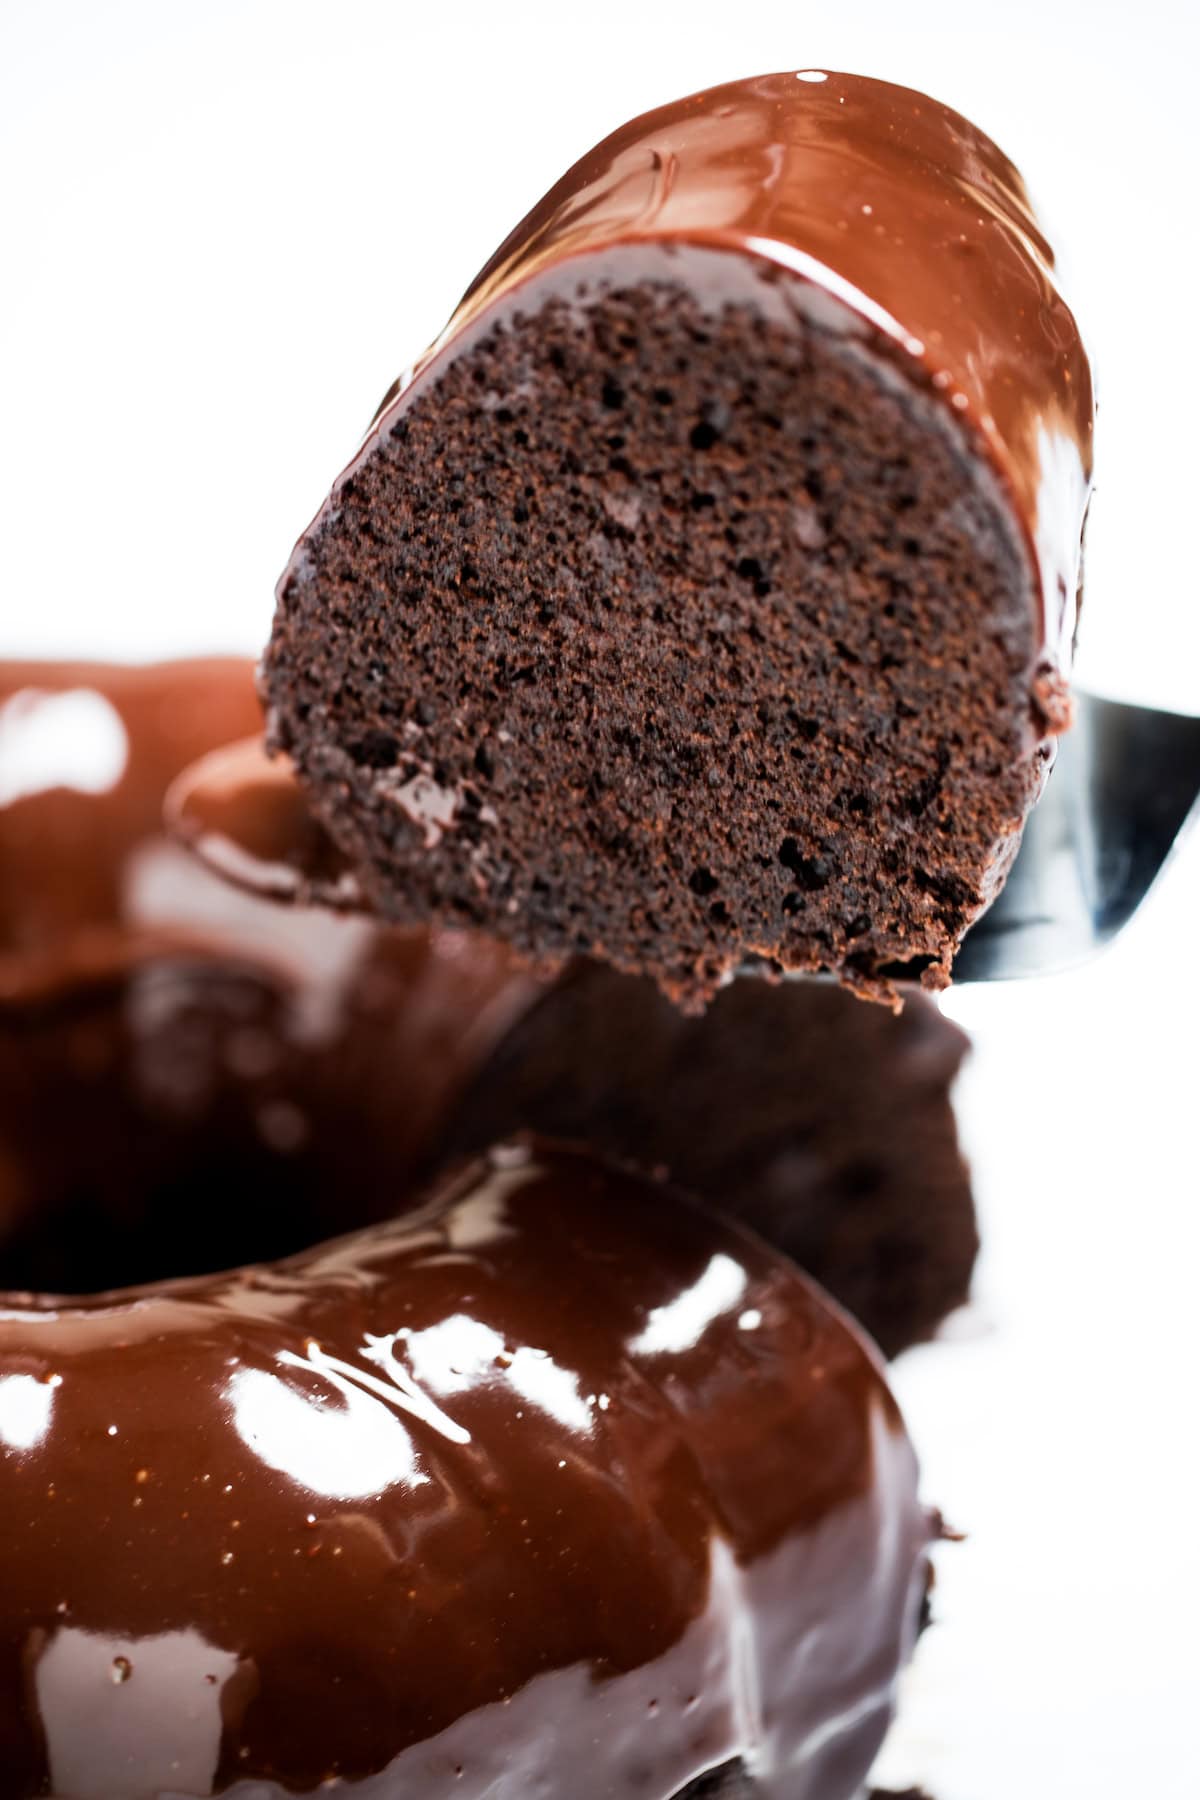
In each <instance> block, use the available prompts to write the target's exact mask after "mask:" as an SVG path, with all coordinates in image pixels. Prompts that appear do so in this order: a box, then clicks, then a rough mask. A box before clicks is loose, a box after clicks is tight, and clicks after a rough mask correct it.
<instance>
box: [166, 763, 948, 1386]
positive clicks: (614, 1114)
mask: <svg viewBox="0 0 1200 1800" xmlns="http://www.w3.org/2000/svg"><path fill="white" fill-rule="evenodd" d="M268 770H269V771H270V773H268V772H267V771H268ZM168 811H169V813H170V816H171V820H172V825H173V829H174V830H175V831H176V833H177V834H178V835H179V837H180V838H181V839H182V840H183V841H184V842H187V843H189V844H190V845H191V846H192V847H193V849H194V850H195V851H196V853H197V854H198V855H199V856H200V857H201V858H202V859H203V860H204V861H205V862H207V863H208V864H209V866H210V867H211V868H213V869H216V870H219V871H221V872H222V873H224V874H225V875H226V876H227V877H228V878H231V879H236V880H237V881H238V882H240V883H241V884H243V885H245V886H247V887H248V888H249V889H250V890H251V891H252V892H256V893H264V894H272V893H279V892H293V893H295V892H307V891H311V890H312V888H313V887H314V885H320V883H321V881H322V879H324V880H325V881H326V884H327V885H328V886H330V887H331V890H332V891H336V892H341V891H342V889H341V884H340V876H339V875H338V872H337V869H336V865H335V864H334V863H333V862H332V861H331V856H330V849H329V846H328V844H327V843H322V842H319V841H318V840H316V839H314V834H313V826H312V821H311V818H310V816H309V815H308V813H307V811H306V808H305V804H304V801H303V797H302V795H301V793H300V790H299V789H298V788H297V787H296V786H295V784H294V780H293V778H292V776H291V774H290V773H289V771H288V769H287V767H286V765H282V766H281V764H280V762H278V761H277V762H276V763H275V764H273V765H269V764H264V759H263V758H262V755H261V752H260V750H259V749H258V748H256V747H255V746H252V745H243V746H238V747H236V748H234V749H232V750H230V751H227V752H226V751H219V752H217V753H216V754H215V755H214V756H213V757H210V758H206V759H205V760H204V761H203V762H202V763H201V764H199V765H198V766H197V767H195V768H193V769H190V770H188V771H186V772H185V774H184V775H183V776H181V777H180V779H179V781H178V782H177V783H176V784H175V786H174V788H173V790H172V794H171V797H170V801H169V806H168ZM281 871H282V872H284V873H283V876H282V880H281ZM331 872H332V874H333V876H334V879H333V880H332V882H330V880H329V877H330V874H331ZM966 1049H967V1040H966V1038H965V1037H964V1036H963V1034H962V1033H961V1032H960V1031H958V1030H957V1029H956V1027H955V1026H953V1025H952V1024H950V1023H949V1021H948V1020H946V1019H943V1018H942V1017H941V1015H940V1014H939V1013H938V1012H937V1010H936V1009H935V1008H934V1007H933V1006H932V1005H931V1004H929V1003H928V1002H926V1001H924V1000H923V999H921V998H920V997H919V996H914V997H910V1001H909V1004H908V1006H907V1007H906V1008H905V1010H904V1012H903V1013H902V1014H901V1015H899V1016H894V1015H893V1014H891V1013H889V1012H887V1011H886V1010H885V1009H883V1008H882V1007H864V1006H860V1005H858V1004H857V1003H856V1002H855V1000H854V999H852V998H851V997H850V996H849V995H847V994H845V993H843V992H841V991H840V990H839V989H838V988H837V987H835V986H834V985H833V984H832V983H813V982H793V983H785V984H781V985H779V986H768V985H767V984H766V983H763V982H757V981H754V982H738V983H735V984H733V985H732V986H731V987H729V988H727V989H726V990H724V991H723V992H722V993H721V994H719V995H718V996H717V998H716V1000H715V1001H714V1002H713V1004H712V1006H711V1007H710V1008H709V1010H708V1011H707V1013H706V1014H705V1015H704V1016H703V1017H701V1018H699V1019H688V1018H685V1017H684V1016H683V1015H681V1014H680V1013H679V1012H678V1011H677V1009H676V1008H675V1007H673V1006H672V1005H671V1004H670V1002H668V1001H667V1000H665V999H664V998H663V997H662V996H661V995H660V994H659V992H658V990H657V989H656V988H655V986H654V984H653V983H651V982H649V981H646V980H644V979H639V978H636V977H630V976H621V975H617V974H615V973H614V972H613V971H611V970H608V969H606V968H604V967H603V966H601V965H598V964H588V963H578V964H575V965H573V966H572V967H570V968H569V969H568V970H566V971H565V972H564V974H563V975H562V976H561V977H560V978H559V979H558V980H557V981H555V982H554V983H552V984H549V985H548V986H546V987H544V988H543V989H541V990H540V991H539V992H538V994H537V997H536V998H533V997H531V998H530V999H529V1001H528V1004H527V1005H526V1006H525V1007H524V1008H523V1009H522V1010H521V1011H520V1012H519V1013H518V1014H517V1016H516V1017H515V1018H514V1019H513V1022H512V1024H511V1025H510V1027H509V1029H508V1030H507V1032H505V1034H504V1035H503V1036H502V1037H500V1038H498V1039H497V1040H496V1043H495V1049H494V1051H493V1053H492V1054H491V1056H490V1057H488V1058H485V1059H481V1061H480V1063H479V1065H478V1067H477V1070H476V1072H475V1074H474V1076H473V1078H472V1079H470V1080H466V1081H464V1082H463V1084H462V1087H461V1089H460V1092H459V1096H458V1099H457V1101H456V1103H455V1105H454V1106H453V1107H452V1108H450V1109H449V1110H448V1111H447V1112H446V1114H445V1115H444V1117H445V1126H444V1130H443V1132H442V1134H441V1135H440V1136H439V1137H437V1139H436V1140H435V1143H434V1148H433V1160H434V1161H435V1162H436V1161H445V1160H447V1159H453V1158H454V1157H456V1156H459V1155H462V1154H464V1153H467V1154H470V1153H475V1152H478V1151H480V1150H483V1149H486V1147H487V1146H488V1145H489V1144H491V1143H495V1142H498V1141H499V1140H500V1139H502V1138H506V1137H510V1136H512V1135H514V1134H516V1133H517V1132H519V1131H524V1130H532V1131H535V1132H538V1133H539V1134H541V1135H543V1136H549V1137H553V1138H557V1139H560V1140H566V1141H572V1142H576V1143H579V1144H582V1145H584V1146H586V1147H588V1148H590V1149H592V1150H594V1151H595V1152H597V1153H598V1154H600V1155H602V1156H604V1157H606V1158H612V1159H617V1160H620V1161H624V1162H626V1163H628V1164H630V1165H632V1166H634V1167H636V1168H637V1169H638V1170H640V1171H641V1172H642V1173H643V1174H647V1175H653V1176H657V1177H666V1178H669V1179H671V1180H673V1181H675V1182H676V1183H677V1185H679V1186H680V1187H682V1188H684V1189H685V1190H687V1191H689V1192H693V1193H696V1194H698V1195H700V1196H701V1197H702V1198H705V1199H706V1200H707V1201H708V1202H709V1203H710V1204H713V1205H716V1206H718V1207H719V1208H720V1209H721V1210H723V1211H728V1212H731V1213H733V1214H734V1215H735V1216H736V1217H738V1218H740V1219H741V1220H742V1221H743V1222H744V1223H746V1224H748V1225H750V1226H752V1227H753V1229H755V1230H756V1231H758V1232H759V1234H760V1235H761V1236H763V1237H765V1238H766V1240H767V1242H768V1243H771V1244H774V1245H775V1246H776V1247H777V1248H780V1249H783V1250H785V1251H786V1252H787V1253H788V1254H789V1255H791V1256H793V1257H794V1258H795V1259H796V1260H797V1261H798V1262H799V1263H800V1264H801V1266H802V1267H803V1268H805V1269H807V1270H808V1271H809V1272H810V1273H811V1274H813V1275H814V1276H815V1277H816V1278H817V1280H819V1281H820V1282H822V1283H823V1284H824V1286H825V1287H826V1288H827V1289H828V1290H829V1291H830V1292H831V1293H832V1294H833V1295H834V1297H835V1298H836V1299H837V1300H839V1301H840V1302H841V1304H842V1305H843V1306H845V1307H847V1308H848V1309H849V1310H850V1312H852V1313H853V1314H854V1316H855V1317H856V1318H857V1319H858V1320H859V1322H860V1323H861V1324H863V1325H865V1327H866V1329H867V1330H868V1331H869V1332H870V1333H871V1334H872V1336H873V1337H874V1338H875V1339H876V1341H877V1342H878V1343H879V1345H880V1346H881V1348H882V1349H883V1350H884V1351H885V1353H886V1354H888V1355H890V1356H894V1355H896V1354H898V1352H899V1351H901V1350H903V1349H905V1348H907V1347H908V1346H909V1345H911V1344H913V1343H916V1342H919V1341H921V1340H922V1339H924V1338H927V1337H929V1336H931V1335H932V1334H933V1333H934V1332H935V1331H936V1329H937V1327H938V1326H939V1325H940V1324H941V1322H942V1320H943V1319H944V1318H945V1316H946V1314H947V1313H949V1312H950V1311H952V1310H953V1308H955V1307H956V1306H959V1305H961V1304H962V1302H963V1301H964V1300H965V1299H966V1298H967V1293H968V1289H969V1286H970V1277H971V1272H972V1268H973V1265H974V1261H975V1256H976V1253H977V1250H978V1235H977V1232H976V1226H975V1214H974V1205H973V1201H972V1196H971V1188H970V1181H969V1177H968V1172H967V1169H966V1166H965V1164H964V1162H963V1159H962V1156H961V1154H960V1152H959V1148H958V1142H957V1133H956V1127H955V1119H954V1112H953V1108H952V1105H951V1101H950V1088H951V1085H952V1083H953V1081H954V1078H955V1075H956V1074H957V1071H958V1067H959V1065H960V1063H961V1061H962V1058H963V1055H964V1054H965V1051H966Z"/></svg>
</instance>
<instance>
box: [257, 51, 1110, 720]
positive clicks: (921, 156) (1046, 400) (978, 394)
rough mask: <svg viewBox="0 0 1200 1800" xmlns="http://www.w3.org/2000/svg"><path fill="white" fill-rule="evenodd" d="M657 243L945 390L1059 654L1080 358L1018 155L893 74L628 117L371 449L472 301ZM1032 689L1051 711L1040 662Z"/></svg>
mask: <svg viewBox="0 0 1200 1800" xmlns="http://www.w3.org/2000/svg"><path fill="white" fill-rule="evenodd" d="M664 251H665V252H667V253H668V254H670V255H672V256H673V257H674V270H673V273H674V275H675V278H676V279H680V278H686V274H687V269H688V267H689V262H688V255H687V253H688V252H689V251H691V252H696V251H716V252H722V253H725V254H726V256H727V257H728V254H729V253H732V254H733V257H734V258H736V259H738V260H739V261H742V262H748V263H752V264H755V265H757V266H758V268H759V269H761V270H764V271H767V272H770V271H772V270H774V271H787V272H788V273H789V274H790V275H792V276H795V277H798V283H793V284H792V285H791V288H790V290H789V292H790V295H791V297H792V299H795V298H796V296H797V295H801V296H802V297H801V299H800V303H801V304H804V305H806V306H808V307H809V308H811V309H812V310H813V311H815V312H816V313H817V314H818V315H819V316H820V317H821V318H822V320H823V321H825V322H827V323H829V324H830V325H831V328H833V329H836V330H839V331H842V332H850V333H853V332H855V331H857V332H859V333H862V334H864V335H869V336H871V337H872V338H874V339H875V340H876V343H877V346H883V347H886V348H888V349H890V351H892V352H893V353H894V356H895V360H896V365H897V367H898V369H899V371H900V373H901V375H902V376H903V377H904V378H906V379H908V380H911V381H913V382H915V383H918V384H920V385H922V386H927V387H931V388H932V389H933V390H935V391H936V392H938V393H939V394H940V395H941V396H942V398H943V400H944V402H945V405H946V408H947V412H948V413H949V414H950V415H951V416H952V417H953V418H955V419H956V420H957V421H958V422H959V424H960V426H961V429H962V430H963V431H964V432H965V433H966V434H968V437H969V440H970V442H971V443H972V444H973V445H974V447H975V448H976V450H977V451H978V452H980V453H981V454H982V455H983V456H984V457H985V459H986V460H987V462H988V463H989V464H990V465H991V466H992V467H993V469H994V470H995V472H996V473H997V475H998V476H999V477H1000V479H1001V481H1002V483H1003V484H1004V486H1005V487H1006V488H1007V490H1008V493H1009V495H1010V497H1011V501H1012V509H1013V512H1014V515H1015V519H1016V522H1017V525H1018V527H1019V530H1020V534H1021V536H1022V538H1023V540H1024V542H1025V544H1026V546H1027V548H1028V551H1029V553H1030V555H1031V558H1032V562H1033V567H1034V568H1035V569H1036V570H1037V572H1038V578H1037V582H1036V587H1037V590H1038V593H1037V599H1036V606H1037V609H1038V612H1039V615H1040V618H1041V623H1042V637H1043V640H1044V652H1045V659H1046V661H1047V663H1048V664H1050V665H1057V667H1058V668H1059V669H1060V670H1062V669H1065V667H1066V665H1067V663H1068V662H1069V657H1070V649H1071V640H1072V635H1073V630H1074V622H1075V603H1076V596H1077V590H1078V585H1079V569H1080V539H1081V533H1082V527H1083V519H1084V514H1085V511H1086V507H1087V499H1088V492H1089V486H1090V480H1091V469H1092V427H1093V411H1094V407H1093V397H1092V382H1091V372H1090V369H1089V365H1088V361H1087V357H1086V355H1085V353H1084V350H1083V346H1082V344H1081V342H1080V338H1079V332H1078V328H1077V326H1076V324H1075V320H1074V318H1073V316H1072V314H1071V312H1070V310H1069V309H1068V307H1067V305H1066V303H1065V301H1064V300H1063V298H1062V296H1061V294H1060V293H1059V291H1058V288H1057V286H1056V284H1055V279H1054V273H1053V269H1054V258H1053V254H1052V252H1051V249H1050V246H1049V245H1048V244H1047V242H1046V239H1045V237H1044V236H1043V235H1042V232H1041V229H1040V227H1039V225H1038V222H1037V219H1036V217H1035V215H1034V212H1033V209H1032V207H1031V205H1030V201H1029V197H1028V195H1027V193H1026V190H1025V185H1024V182H1023V181H1022V179H1021V176H1020V174H1019V172H1018V171H1017V169H1016V168H1015V167H1014V165H1013V164H1012V163H1011V162H1010V161H1009V159H1008V158H1007V157H1006V156H1005V155H1004V154H1003V153H1002V152H1001V151H1000V150H999V149H998V148H997V146H996V145H995V144H994V143H993V142H992V141H991V139H990V138H988V137H987V136H985V134H984V133H983V132H982V131H980V130H979V129H978V128H977V127H976V126H974V125H972V124H971V123H970V122H969V121H968V120H966V119H964V118H963V117H962V116H961V115H960V114H959V113H956V112H953V111H951V110H950V108H948V107H945V106H942V105H940V104H939V103H938V102H937V101H935V100H931V99H929V98H927V97H926V96H925V95H923V94H920V93H917V92H915V91H914V90H912V89H910V88H903V87H896V86H894V85H892V84H891V83H889V82H883V81H874V80H871V79H869V78H867V77H865V76H858V75H844V74H836V73H833V72H831V71H824V70H804V71H801V72H800V73H798V74H797V73H792V72H787V73H782V74H776V75H764V76H759V77H757V78H755V79H752V80H748V81H738V82H730V83H728V84H726V85H724V86H721V87H715V88H710V89H708V90H707V91H705V92H703V93H699V94H693V95H691V96H689V97H688V98H687V99H684V100H680V101H676V102H675V103H674V104H672V105H669V106H664V107H660V108H658V109H657V110H656V111H654V112H650V113H646V114H644V115H643V116H642V117H641V118H638V119H634V120H633V121H631V122H630V123H629V124H627V125H623V126H622V127H621V128H620V129H619V130H618V131H615V132H614V133H613V134H612V135H611V136H610V137H608V138H606V139H605V140H604V141H603V142H602V143H601V144H599V145H597V146H596V148H595V149H593V150H591V151H589V152H588V154H587V155H586V156H584V157H582V158H581V159H580V161H579V162H577V163H576V164H575V165H574V167H573V168H571V169H570V170H569V171H568V172H567V174H565V175H564V176H563V177H562V179H561V180H560V181H559V182H557V183H556V184H555V186H554V187H553V188H551V189H550V191H549V193H548V194H547V195H546V196H545V198H544V199H542V200H541V201H539V202H538V204H537V205H536V206H535V207H534V209H533V210H532V212H530V213H529V214H528V215H527V216H526V217H525V218H524V219H523V220H522V221H521V223H520V224H519V225H518V226H517V227H516V228H515V230H514V231H513V232H512V233H511V234H510V235H509V237H508V238H507V239H506V240H505V242H504V243H503V244H502V245H501V247H500V249H499V250H498V251H497V252H496V254H495V256H493V257H492V259H491V261H490V262H489V263H488V264H487V265H486V267H485V268H484V269H483V271H482V272H481V274H480V275H479V276H478V277H477V279H476V280H475V281H474V282H473V283H472V285H471V287H470V288H469V289H468V291H467V293H466V295H465V296H464V299H463V301H462V303H461V304H460V306H459V308H458V310H457V311H456V312H455V314H454V316H453V317H452V319H451V320H450V323H449V325H448V326H447V327H446V330H445V331H444V332H443V334H442V336H441V337H440V338H439V339H438V340H437V342H436V343H435V344H434V345H433V347H432V349H431V350H430V351H429V352H427V354H426V355H425V357H423V358H422V359H421V361H420V362H419V363H418V364H417V365H416V367H415V368H414V369H413V370H411V371H410V372H409V373H408V374H407V375H405V376H402V377H401V379H400V380H399V381H398V382H397V383H396V384H395V385H394V386H393V388H392V389H390V390H389V392H388V394H387V396H386V397H385V399H384V403H383V405H382V406H381V408H380V411H379V414H378V415H377V416H376V420H375V422H374V425H373V427H372V432H371V434H370V436H369V437H368V440H367V446H366V448H369V446H370V443H371V441H372V440H373V438H374V436H375V434H376V433H379V434H383V433H386V432H387V431H388V430H389V429H390V428H391V426H392V424H393V423H394V421H395V419H396V417H397V415H398V413H399V412H400V410H401V409H402V408H403V406H404V404H405V395H406V394H407V392H408V389H409V387H410V386H411V384H412V382H413V380H414V379H415V377H416V376H418V375H422V374H424V372H425V371H426V369H428V368H429V367H430V365H431V364H433V363H434V362H436V360H437V358H438V357H439V356H441V355H443V354H447V353H452V352H453V351H454V350H455V349H456V348H459V347H461V345H462V343H463V342H464V338H465V335H466V334H468V333H469V332H470V330H471V329H472V327H474V326H476V325H477V324H478V323H479V322H480V321H481V320H482V319H483V318H484V317H485V315H487V316H489V317H491V318H494V317H495V314H496V309H497V308H498V307H508V306H510V305H511V306H528V305H530V304H532V302H533V299H534V297H535V291H536V294H537V296H538V297H540V296H541V295H542V294H543V292H544V291H545V290H547V289H548V288H549V287H557V288H562V289H564V290H570V289H572V288H573V287H576V286H577V285H578V283H579V282H580V281H581V280H583V279H586V278H588V277H589V276H591V275H593V274H594V273H595V272H596V271H597V270H601V269H602V270H603V271H604V272H605V273H608V272H611V271H612V270H614V269H616V268H618V267H619V269H620V271H621V273H622V275H623V276H625V277H634V278H636V276H637V274H638V272H639V260H640V261H642V262H644V261H645V260H646V258H647V257H648V256H649V257H650V258H651V262H652V263H653V269H654V271H655V272H658V273H662V272H663V270H662V267H661V265H660V263H659V262H658V261H657V260H656V259H657V258H658V257H660V256H661V254H662V253H663V252H664ZM585 259H587V260H585ZM647 266H648V267H649V266H650V265H649V264H648V265H647ZM696 273H697V290H698V292H700V293H701V294H704V293H706V292H707V293H710V294H711V293H713V292H717V291H719V288H720V278H719V275H718V274H716V273H715V272H714V264H713V261H712V259H711V258H708V259H706V260H705V261H704V262H703V263H700V264H697V265H696ZM729 278H730V279H731V280H736V279H737V277H736V275H735V274H734V273H733V272H732V271H731V274H730V277H729ZM759 295H760V299H761V298H763V291H762V288H761V284H760V289H759ZM764 303H765V300H764ZM354 466H355V465H352V469H353V467H354ZM296 554H297V555H303V546H302V545H301V546H299V547H298V549H297V553H296ZM294 561H295V558H293V564H294ZM291 568H292V565H289V569H288V571H286V572H285V574H284V577H283V579H282V581H281V583H280V588H281V591H282V588H283V586H284V584H285V583H286V582H287V579H288V576H289V574H290V573H291ZM1039 697H1040V699H1041V702H1042V704H1043V707H1044V709H1045V712H1046V716H1047V719H1048V722H1049V724H1050V726H1051V728H1052V729H1058V728H1061V726H1062V725H1063V724H1064V723H1065V722H1066V712H1065V701H1064V699H1063V696H1062V694H1061V691H1060V690H1059V688H1058V686H1057V684H1056V682H1055V681H1054V680H1053V679H1048V680H1045V681H1043V683H1042V686H1041V690H1040V694H1039Z"/></svg>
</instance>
